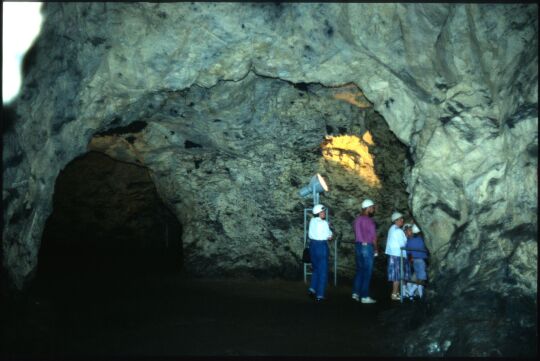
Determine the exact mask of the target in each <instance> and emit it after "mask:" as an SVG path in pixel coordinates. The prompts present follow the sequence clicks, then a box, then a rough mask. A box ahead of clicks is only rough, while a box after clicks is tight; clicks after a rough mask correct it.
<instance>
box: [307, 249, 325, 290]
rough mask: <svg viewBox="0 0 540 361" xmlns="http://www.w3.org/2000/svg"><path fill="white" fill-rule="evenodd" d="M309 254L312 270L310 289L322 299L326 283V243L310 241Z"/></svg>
mask: <svg viewBox="0 0 540 361" xmlns="http://www.w3.org/2000/svg"><path fill="white" fill-rule="evenodd" d="M309 253H310V255H311V266H312V268H313V271H312V274H311V284H310V288H312V289H314V290H315V294H316V296H317V298H324V291H325V290H326V284H327V283H328V242H326V241H313V240H311V241H310V243H309Z"/></svg>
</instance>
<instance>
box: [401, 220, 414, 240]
mask: <svg viewBox="0 0 540 361" xmlns="http://www.w3.org/2000/svg"><path fill="white" fill-rule="evenodd" d="M403 231H404V232H405V235H406V236H407V238H411V237H412V236H413V225H412V224H408V223H407V224H404V225H403Z"/></svg>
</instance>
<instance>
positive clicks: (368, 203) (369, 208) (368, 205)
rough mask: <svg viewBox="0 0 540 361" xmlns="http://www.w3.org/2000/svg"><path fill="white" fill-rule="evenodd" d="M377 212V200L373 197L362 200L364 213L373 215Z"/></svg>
mask: <svg viewBox="0 0 540 361" xmlns="http://www.w3.org/2000/svg"><path fill="white" fill-rule="evenodd" d="M374 213H375V202H373V201H372V200H371V199H367V198H366V199H364V201H363V202H362V214H365V215H368V216H373V214H374Z"/></svg>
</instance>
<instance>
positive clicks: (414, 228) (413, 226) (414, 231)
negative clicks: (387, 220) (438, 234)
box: [412, 224, 420, 233]
mask: <svg viewBox="0 0 540 361" xmlns="http://www.w3.org/2000/svg"><path fill="white" fill-rule="evenodd" d="M412 233H420V228H418V226H417V225H416V224H413V225H412Z"/></svg>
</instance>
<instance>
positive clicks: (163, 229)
mask: <svg viewBox="0 0 540 361" xmlns="http://www.w3.org/2000/svg"><path fill="white" fill-rule="evenodd" d="M181 234H182V226H181V225H180V223H179V222H178V221H177V220H176V218H175V216H174V214H172V212H170V211H169V210H168V209H167V208H166V207H165V205H164V204H163V203H162V201H161V200H160V198H159V196H158V194H157V192H156V189H155V186H154V184H153V182H152V180H151V178H150V176H149V175H148V172H147V170H146V168H144V167H140V166H136V165H133V164H128V163H124V162H119V161H116V160H114V159H112V158H110V157H108V156H106V155H104V154H101V153H98V152H89V153H87V154H85V155H83V156H81V157H78V158H77V159H75V160H73V161H72V162H71V163H70V164H68V165H67V166H66V168H65V169H64V170H63V171H62V172H61V173H60V175H59V176H58V178H57V182H56V187H55V193H54V198H53V213H52V214H51V215H50V217H49V218H48V220H47V223H46V224H45V229H44V232H43V238H42V243H41V248H40V253H39V264H38V277H47V276H54V275H60V274H63V273H79V274H81V275H83V276H96V277H98V276H105V277H107V276H109V277H117V276H130V275H133V274H134V273H138V274H141V275H143V274H152V273H155V272H175V271H180V270H181V269H182V239H181Z"/></svg>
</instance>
